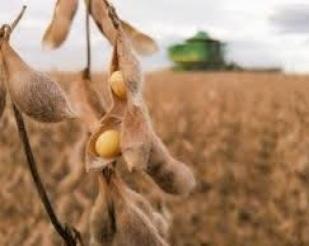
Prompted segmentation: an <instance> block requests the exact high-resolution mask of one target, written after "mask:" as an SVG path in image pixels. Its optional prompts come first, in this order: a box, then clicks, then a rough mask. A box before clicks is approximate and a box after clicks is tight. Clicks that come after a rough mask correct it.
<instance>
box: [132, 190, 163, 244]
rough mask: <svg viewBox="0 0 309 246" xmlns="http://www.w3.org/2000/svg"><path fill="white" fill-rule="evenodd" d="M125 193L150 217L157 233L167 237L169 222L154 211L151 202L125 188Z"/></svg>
mask: <svg viewBox="0 0 309 246" xmlns="http://www.w3.org/2000/svg"><path fill="white" fill-rule="evenodd" d="M126 193H127V194H128V196H129V197H130V199H131V200H132V202H133V204H135V206H136V207H138V208H139V209H140V210H141V211H142V212H144V214H145V215H146V216H147V217H148V218H149V219H150V221H151V222H152V224H153V225H154V226H155V228H156V229H157V230H158V233H159V235H160V236H161V237H163V238H168V231H169V223H168V221H167V219H166V218H164V216H163V215H162V214H161V213H159V212H158V211H156V210H155V209H154V208H153V206H152V205H151V203H150V202H149V201H148V200H147V199H146V198H145V197H144V196H142V195H141V194H139V193H137V192H136V191H134V190H132V189H130V188H127V189H126Z"/></svg>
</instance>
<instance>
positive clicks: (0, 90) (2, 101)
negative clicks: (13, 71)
mask: <svg viewBox="0 0 309 246" xmlns="http://www.w3.org/2000/svg"><path fill="white" fill-rule="evenodd" d="M5 105H6V87H5V74H4V68H3V63H2V57H1V54H0V118H1V116H2V114H3V112H4V109H5Z"/></svg>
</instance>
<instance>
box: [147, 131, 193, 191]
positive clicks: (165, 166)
mask: <svg viewBox="0 0 309 246" xmlns="http://www.w3.org/2000/svg"><path fill="white" fill-rule="evenodd" d="M146 172H147V173H148V174H149V175H150V176H151V177H152V178H153V180H154V181H155V182H156V183H157V184H158V185H159V187H160V188H161V189H163V190H164V191H165V192H167V193H170V194H174V195H187V194H189V193H190V191H192V189H193V188H194V187H195V185H196V183H195V178H194V175H193V173H192V171H191V170H190V168H188V167H187V166H186V165H185V164H184V163H182V162H180V161H178V160H176V159H175V158H173V157H172V156H171V155H170V153H169V152H168V150H167V148H166V147H165V145H164V144H163V143H162V140H161V139H160V138H159V137H157V136H156V135H155V134H154V135H153V138H152V148H151V152H150V158H149V163H148V166H147V169H146Z"/></svg>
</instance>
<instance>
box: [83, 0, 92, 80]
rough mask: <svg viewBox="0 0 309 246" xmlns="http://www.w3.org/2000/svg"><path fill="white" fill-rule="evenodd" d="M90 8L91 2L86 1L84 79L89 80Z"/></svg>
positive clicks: (89, 0)
mask: <svg viewBox="0 0 309 246" xmlns="http://www.w3.org/2000/svg"><path fill="white" fill-rule="evenodd" d="M90 8H91V0H88V1H87V3H86V44H87V48H86V49H87V65H86V68H85V71H84V78H85V79H89V80H91V72H90V69H91V46H90V42H91V40H90V18H89V15H90Z"/></svg>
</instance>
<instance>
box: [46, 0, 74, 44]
mask: <svg viewBox="0 0 309 246" xmlns="http://www.w3.org/2000/svg"><path fill="white" fill-rule="evenodd" d="M77 7H78V0H57V3H56V6H55V10H54V15H53V18H52V20H51V23H50V24H49V26H48V28H47V30H46V32H45V34H44V36H43V41H42V42H43V45H44V46H45V47H47V48H50V49H55V48H58V47H60V46H61V45H62V44H63V42H64V41H65V40H66V38H67V36H68V34H69V31H70V27H71V24H72V22H73V19H74V16H75V14H76V11H77Z"/></svg>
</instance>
